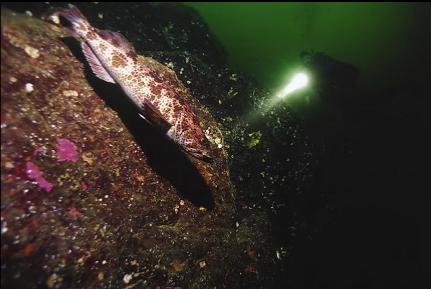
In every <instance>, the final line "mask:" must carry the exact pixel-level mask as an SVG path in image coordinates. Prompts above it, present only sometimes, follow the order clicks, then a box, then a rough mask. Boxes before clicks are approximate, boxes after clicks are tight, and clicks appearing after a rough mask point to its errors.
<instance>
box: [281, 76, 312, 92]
mask: <svg viewBox="0 0 431 289" xmlns="http://www.w3.org/2000/svg"><path fill="white" fill-rule="evenodd" d="M308 82H309V78H308V75H307V74H305V73H303V72H299V73H297V74H295V75H294V76H293V78H292V79H291V80H290V81H289V82H288V83H287V84H286V85H285V86H284V87H283V88H282V89H281V90H280V91H279V92H278V93H277V96H278V97H279V98H285V97H286V96H288V95H289V94H291V93H293V92H294V91H297V90H298V89H301V88H304V87H306V86H307V84H308Z"/></svg>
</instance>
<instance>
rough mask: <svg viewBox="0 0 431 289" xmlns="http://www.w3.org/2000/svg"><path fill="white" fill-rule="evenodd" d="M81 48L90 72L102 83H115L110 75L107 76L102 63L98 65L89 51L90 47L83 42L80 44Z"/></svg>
mask: <svg viewBox="0 0 431 289" xmlns="http://www.w3.org/2000/svg"><path fill="white" fill-rule="evenodd" d="M81 47H82V51H83V52H84V55H85V58H86V59H87V61H88V63H89V64H90V67H91V70H92V71H93V72H94V74H95V75H96V76H97V77H98V78H100V79H102V80H104V81H107V82H111V83H115V80H114V79H113V78H112V77H111V75H109V73H108V71H106V69H105V68H104V67H103V65H102V63H100V61H99V59H98V58H97V56H96V55H95V54H94V52H93V51H92V50H91V48H90V46H88V44H87V43H85V42H81Z"/></svg>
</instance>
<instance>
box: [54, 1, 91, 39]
mask: <svg viewBox="0 0 431 289" xmlns="http://www.w3.org/2000/svg"><path fill="white" fill-rule="evenodd" d="M58 15H59V16H62V17H64V18H66V19H67V20H68V21H69V22H70V24H71V27H69V29H70V30H72V31H73V32H75V33H76V34H78V35H79V36H84V35H85V33H86V32H87V31H88V30H90V29H91V28H92V27H91V25H90V23H89V22H88V20H87V18H86V17H85V16H84V14H82V12H81V11H80V10H79V9H78V7H76V6H73V7H72V8H69V9H66V10H62V11H60V12H58Z"/></svg>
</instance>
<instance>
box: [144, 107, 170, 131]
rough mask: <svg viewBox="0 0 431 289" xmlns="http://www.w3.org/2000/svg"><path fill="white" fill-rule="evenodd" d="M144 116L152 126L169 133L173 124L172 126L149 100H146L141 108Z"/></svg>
mask: <svg viewBox="0 0 431 289" xmlns="http://www.w3.org/2000/svg"><path fill="white" fill-rule="evenodd" d="M141 108H142V116H141V117H143V118H144V119H145V120H146V121H148V122H149V123H150V124H151V125H153V126H155V127H157V128H159V129H161V130H162V131H163V132H167V131H168V130H169V129H170V128H171V126H172V124H170V123H169V122H168V121H167V120H166V119H165V118H164V117H163V116H162V114H161V113H160V111H159V110H158V109H157V108H155V107H154V105H152V104H151V102H149V101H148V100H144V103H143V104H142V106H141Z"/></svg>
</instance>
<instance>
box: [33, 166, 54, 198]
mask: <svg viewBox="0 0 431 289" xmlns="http://www.w3.org/2000/svg"><path fill="white" fill-rule="evenodd" d="M27 176H28V177H29V178H30V179H32V180H34V181H36V183H37V184H38V185H39V187H41V188H42V189H44V190H45V191H47V192H50V191H51V190H52V187H53V186H54V185H53V184H51V183H50V182H48V181H47V180H46V179H45V178H44V177H43V176H42V172H41V171H40V169H39V167H38V166H37V165H35V164H34V163H33V162H31V161H28V162H27Z"/></svg>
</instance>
